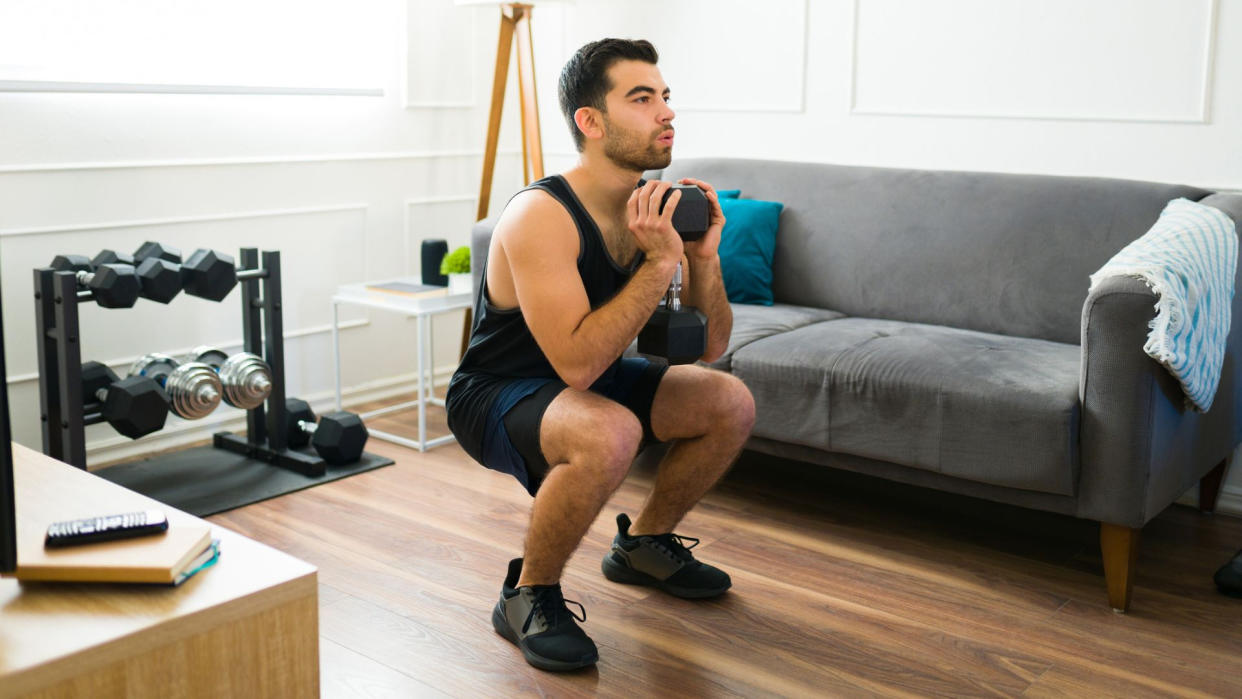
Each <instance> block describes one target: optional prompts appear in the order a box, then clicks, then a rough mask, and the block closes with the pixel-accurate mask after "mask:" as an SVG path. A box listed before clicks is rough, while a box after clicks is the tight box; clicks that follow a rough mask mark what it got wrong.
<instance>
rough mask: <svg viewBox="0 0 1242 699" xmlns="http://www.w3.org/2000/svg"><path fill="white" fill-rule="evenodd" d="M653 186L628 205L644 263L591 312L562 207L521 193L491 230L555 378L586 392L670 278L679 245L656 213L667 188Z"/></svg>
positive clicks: (667, 221)
mask: <svg viewBox="0 0 1242 699" xmlns="http://www.w3.org/2000/svg"><path fill="white" fill-rule="evenodd" d="M652 184H653V185H655V184H657V183H652ZM660 184H662V186H658V187H657V186H647V187H644V188H643V189H640V190H635V194H634V196H632V197H631V199H630V203H629V210H630V214H631V218H630V229H631V231H634V232H635V240H636V241H637V242H638V244H639V247H640V249H643V250H644V252H645V253H646V256H645V260H644V262H643V264H641V265H640V266H639V268H638V270H637V271H636V272H635V273H634V276H633V277H631V278H630V281H629V283H628V284H626V285H625V287H624V288H622V289H621V291H620V292H618V293H617V295H616V296H614V297H613V298H612V299H611V300H610V301H608V303H606V304H604V305H603V306H600V307H599V308H597V309H595V310H594V311H592V310H591V305H590V301H589V299H588V297H587V294H586V289H585V288H584V287H583V284H582V279H581V277H580V276H579V275H578V267H577V257H578V252H579V242H578V231H577V228H576V226H575V224H574V222H573V219H572V218H571V217H570V216H569V214H568V212H566V211H565V209H564V207H562V206H561V205H560V204H559V203H557V202H556V201H554V200H553V199H551V197H548V196H547V195H545V194H542V193H538V192H530V193H526V194H523V195H521V197H519V198H515V199H514V200H513V202H512V203H511V204H510V208H511V209H513V214H514V215H513V216H512V217H511V218H510V217H509V216H506V217H505V218H504V219H502V221H501V222H500V223H498V225H497V230H496V235H497V236H499V237H500V245H501V246H502V248H503V252H504V255H505V258H506V260H507V262H508V267H509V270H510V273H511V275H512V279H513V290H514V293H515V295H516V297H517V302H518V305H519V306H520V307H521V309H522V315H523V317H524V318H525V319H526V324H527V326H528V327H529V328H530V331H531V334H532V335H533V336H534V338H535V341H536V342H537V343H538V344H539V347H540V349H541V350H543V353H544V355H545V356H547V358H548V361H549V362H551V364H552V368H553V369H555V370H556V373H557V375H559V376H560V377H561V380H562V381H564V382H565V383H566V384H568V385H569V386H571V387H573V388H575V389H578V390H586V389H587V388H589V387H590V386H591V384H592V383H594V382H595V379H597V378H599V376H600V374H602V373H603V372H604V370H605V369H606V368H608V366H609V365H610V364H611V363H612V362H613V361H615V360H616V358H617V357H618V356H620V355H621V353H622V352H624V351H625V348H626V347H628V346H629V344H630V342H631V341H633V339H634V337H635V335H637V333H638V330H639V329H640V328H642V326H643V324H644V323H645V322H646V321H647V318H649V317H650V316H651V313H652V311H653V310H654V309H655V307H656V305H657V303H658V302H659V300H660V298H661V296H663V294H664V291H665V290H666V289H667V288H668V283H669V280H670V279H671V278H672V276H673V271H674V269H675V267H676V260H677V259H678V258H679V257H680V256H681V249H680V247H681V245H680V243H681V241H680V239H678V238H677V234H676V233H675V232H673V231H672V224H671V218H672V208H671V207H666V209H665V215H664V216H660V214H659V211H658V203H659V200H660V199H659V197H660V196H661V195H662V194H663V190H664V189H667V187H668V183H660ZM657 191H658V192H659V194H653V193H654V192H657ZM674 196H678V195H674ZM653 197H654V202H655V206H656V208H655V209H654V210H653V209H652V201H653ZM670 201H671V200H670ZM640 207H641V210H640ZM661 226H663V228H661ZM635 228H638V229H639V230H635ZM669 237H671V239H672V240H669V239H668V238H669ZM644 245H646V248H644Z"/></svg>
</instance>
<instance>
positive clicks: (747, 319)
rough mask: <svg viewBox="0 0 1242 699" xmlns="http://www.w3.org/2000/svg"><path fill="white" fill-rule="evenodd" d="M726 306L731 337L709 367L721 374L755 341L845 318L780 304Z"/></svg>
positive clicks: (822, 311) (833, 312) (812, 309)
mask: <svg viewBox="0 0 1242 699" xmlns="http://www.w3.org/2000/svg"><path fill="white" fill-rule="evenodd" d="M729 306H730V307H731V308H732V309H733V333H732V334H730V335H729V347H728V349H726V350H725V353H724V354H722V355H721V356H720V358H719V359H717V360H716V361H714V362H712V363H711V364H710V365H709V366H712V367H714V368H716V369H723V370H724V371H729V370H730V369H731V366H732V360H733V353H734V352H736V351H737V350H738V349H740V348H742V347H745V346H746V345H749V344H750V343H752V342H754V341H755V340H761V339H763V338H765V337H768V336H769V335H775V334H777V333H783V332H789V331H790V330H796V329H798V328H801V327H804V326H807V325H810V324H811V323H819V322H822V321H826V320H834V319H836V318H844V317H845V316H844V315H843V314H841V313H837V312H836V311H828V310H824V309H822V308H807V307H805V306H789V305H786V304H782V303H778V304H776V305H774V306H752V305H748V304H741V303H733V304H729Z"/></svg>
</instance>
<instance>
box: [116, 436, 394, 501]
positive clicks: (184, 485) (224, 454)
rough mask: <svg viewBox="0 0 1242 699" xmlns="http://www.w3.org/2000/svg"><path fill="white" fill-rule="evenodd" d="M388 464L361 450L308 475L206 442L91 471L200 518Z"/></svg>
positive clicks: (388, 462) (385, 460) (309, 451)
mask: <svg viewBox="0 0 1242 699" xmlns="http://www.w3.org/2000/svg"><path fill="white" fill-rule="evenodd" d="M306 451H307V453H314V452H313V451H312V450H309V449H308V450H306ZM391 463H393V461H392V459H388V458H385V457H382V456H376V455H375V454H370V453H364V454H363V455H362V458H361V459H360V460H358V461H357V462H355V463H352V464H349V465H346V466H332V465H330V464H329V465H328V470H327V472H326V473H325V474H324V475H322V476H318V477H315V478H312V477H309V476H303V475H302V474H300V473H296V472H294V471H290V470H288V469H285V468H280V467H279V466H273V465H271V464H269V463H267V462H265V461H257V460H255V459H250V458H247V457H245V456H241V455H240V454H234V453H233V452H229V451H225V450H223V449H216V448H215V447H210V446H206V447H195V448H193V449H186V450H185V451H178V452H171V453H168V454H160V455H158V456H154V457H151V458H149V459H141V460H139V461H131V462H128V463H124V464H117V465H116V466H109V467H107V468H101V469H98V470H95V471H92V473H94V474H95V475H97V476H99V477H101V478H105V479H107V480H109V481H112V482H113V483H116V484H117V485H121V486H124V487H126V488H129V489H130V490H134V491H137V492H139V493H142V494H143V495H146V496H147V497H150V498H154V499H156V500H159V501H160V502H162V503H165V504H168V505H171V506H173V507H175V508H177V509H179V510H184V511H186V512H189V513H190V514H192V515H196V516H198V517H205V516H207V515H213V514H216V513H217V512H224V511H226V510H231V509H234V508H236V507H241V506H242V505H249V504H251V503H255V502H259V501H260V500H267V499H268V498H274V497H276V496H277V495H284V494H285V493H292V492H294V491H296V490H302V489H303V488H310V487H311V486H316V485H319V484H321V483H328V482H330V481H335V480H338V479H341V478H345V477H346V476H352V475H354V474H356V473H362V472H364V471H370V470H372V469H376V468H379V467H381V466H388V465H389V464H391Z"/></svg>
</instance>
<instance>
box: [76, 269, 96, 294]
mask: <svg viewBox="0 0 1242 699" xmlns="http://www.w3.org/2000/svg"><path fill="white" fill-rule="evenodd" d="M75 278H76V279H77V281H78V286H80V287H84V288H82V289H79V290H78V300H79V301H90V300H92V299H94V298H95V292H94V291H93V290H92V289H91V288H90V283H91V281H92V280H94V279H95V273H94V272H87V271H85V270H78V271H77V273H76V274H75Z"/></svg>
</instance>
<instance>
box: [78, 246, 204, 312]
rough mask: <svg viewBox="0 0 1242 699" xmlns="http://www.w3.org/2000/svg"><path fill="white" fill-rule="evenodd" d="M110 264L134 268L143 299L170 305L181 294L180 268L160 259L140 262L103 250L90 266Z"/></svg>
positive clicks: (127, 256) (97, 266)
mask: <svg viewBox="0 0 1242 699" xmlns="http://www.w3.org/2000/svg"><path fill="white" fill-rule="evenodd" d="M64 257H70V258H74V259H76V260H83V259H85V258H82V257H80V256H78V255H65V256H64ZM109 264H122V265H127V266H130V267H133V268H134V273H135V274H136V275H137V276H138V295H139V296H141V297H142V298H145V299H150V300H152V301H158V302H159V303H168V302H170V301H172V300H173V299H174V298H176V297H177V294H179V293H181V272H180V269H179V267H178V266H176V265H174V264H173V263H171V262H168V261H166V260H162V259H158V258H144V259H141V260H139V259H135V257H134V256H133V255H127V254H125V253H122V252H117V251H115V250H101V251H100V252H99V254H98V255H95V257H94V258H92V259H91V261H90V265H91V266H92V267H93V268H96V269H98V268H100V267H102V266H104V265H109Z"/></svg>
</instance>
